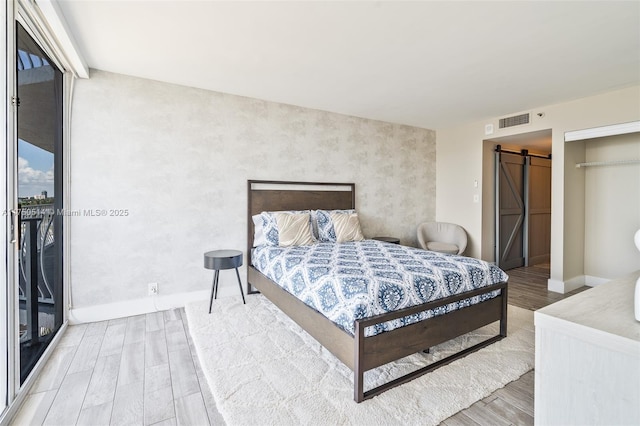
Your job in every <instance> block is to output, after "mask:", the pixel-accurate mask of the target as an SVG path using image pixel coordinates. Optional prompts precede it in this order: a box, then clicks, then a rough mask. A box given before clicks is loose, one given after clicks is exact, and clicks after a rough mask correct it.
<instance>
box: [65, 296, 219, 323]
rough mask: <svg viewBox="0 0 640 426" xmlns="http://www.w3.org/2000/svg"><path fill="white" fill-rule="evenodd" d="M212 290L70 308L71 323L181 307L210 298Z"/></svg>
mask: <svg viewBox="0 0 640 426" xmlns="http://www.w3.org/2000/svg"><path fill="white" fill-rule="evenodd" d="M210 292H211V290H200V291H193V292H189V293H178V294H167V295H156V296H149V297H144V298H142V299H134V300H124V301H121V302H115V303H106V304H103V305H93V306H87V307H82V308H74V309H70V310H69V324H83V323H87V322H96V321H105V320H110V319H115V318H124V317H129V316H133V315H141V314H148V313H150V312H158V311H166V310H167V309H173V308H181V307H183V306H184V305H185V304H186V303H188V302H191V301H195V300H203V299H204V300H208V299H209V297H210V294H211V293H210Z"/></svg>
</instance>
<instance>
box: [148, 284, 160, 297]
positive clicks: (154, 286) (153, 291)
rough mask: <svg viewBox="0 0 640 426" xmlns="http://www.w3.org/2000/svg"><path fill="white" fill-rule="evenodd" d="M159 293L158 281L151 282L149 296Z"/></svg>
mask: <svg viewBox="0 0 640 426" xmlns="http://www.w3.org/2000/svg"><path fill="white" fill-rule="evenodd" d="M156 294H158V283H149V296H154V295H156Z"/></svg>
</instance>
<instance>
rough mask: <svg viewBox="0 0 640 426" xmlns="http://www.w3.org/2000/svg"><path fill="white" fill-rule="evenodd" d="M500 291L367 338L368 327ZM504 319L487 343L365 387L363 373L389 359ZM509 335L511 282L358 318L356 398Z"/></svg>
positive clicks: (445, 363)
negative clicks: (508, 302)
mask: <svg viewBox="0 0 640 426" xmlns="http://www.w3.org/2000/svg"><path fill="white" fill-rule="evenodd" d="M498 289H499V290H500V295H499V296H497V297H495V298H493V299H489V300H486V301H484V302H481V303H478V304H475V305H471V306H468V307H465V308H462V309H458V310H455V311H452V312H449V313H447V314H444V315H440V316H437V317H433V318H430V319H427V320H424V321H420V322H417V323H415V324H411V325H407V326H404V327H401V328H397V329H394V330H391V331H387V332H384V333H381V334H377V335H375V336H371V337H365V335H364V331H365V328H367V327H369V326H372V325H375V324H379V323H382V322H386V321H390V320H393V319H396V318H401V317H404V316H407V315H411V314H415V313H418V312H421V311H424V310H428V309H434V308H437V307H439V306H446V305H447V304H449V303H452V302H456V301H459V300H462V299H466V298H468V297H472V296H475V295H479V294H484V293H488V292H490V291H494V290H498ZM495 321H500V331H499V333H498V334H497V335H496V336H493V337H491V338H489V339H487V340H485V341H483V342H480V343H478V344H476V345H474V346H472V347H469V348H467V349H464V350H462V351H460V352H458V353H455V354H453V355H450V356H448V357H446V358H443V359H441V360H439V361H436V362H434V363H432V364H429V365H427V366H425V367H423V368H420V369H418V370H416V371H414V372H411V373H408V374H406V375H404V376H402V377H399V378H397V379H394V380H392V381H390V382H387V383H385V384H383V385H380V386H378V387H375V388H373V389H369V390H367V391H365V390H364V372H365V371H367V370H371V369H372V368H376V367H379V366H381V365H384V364H386V363H388V362H391V361H394V360H397V359H400V358H403V357H405V356H408V355H411V354H414V353H417V352H420V351H422V350H424V349H425V348H429V347H432V346H435V345H438V344H440V343H443V342H446V341H448V340H451V339H454V338H456V337H458V336H461V335H463V334H465V333H468V332H470V331H473V330H476V329H478V328H480V327H484V326H485V325H488V324H491V323H492V322H495ZM506 335H507V283H506V282H503V283H498V284H495V285H492V286H490V287H484V288H482V289H478V290H474V291H472V292H467V293H464V294H461V295H457V296H452V297H448V298H446V299H441V300H437V301H434V302H430V303H426V304H423V305H419V306H415V307H411V308H407V309H403V310H401V311H396V312H393V313H390V314H384V315H378V316H375V317H371V318H366V319H363V320H358V321H356V330H355V338H354V369H353V374H354V380H353V388H354V400H355V401H356V402H362V401H364V400H365V399H369V398H373V397H374V396H376V395H379V394H380V393H382V392H384V391H386V390H388V389H391V388H393V387H395V386H398V385H401V384H403V383H406V382H408V381H411V380H413V379H415V378H417V377H420V376H422V375H423V374H426V373H428V372H430V371H433V370H435V369H436V368H438V367H441V366H443V365H447V364H449V363H451V362H453V361H455V360H457V359H460V358H463V357H465V356H467V355H468V354H470V353H472V352H475V351H477V350H479V349H482V348H484V347H485V346H488V345H490V344H492V343H494V342H496V341H498V340H501V339H503V338H504V337H506Z"/></svg>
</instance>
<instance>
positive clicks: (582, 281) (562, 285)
mask: <svg viewBox="0 0 640 426" xmlns="http://www.w3.org/2000/svg"><path fill="white" fill-rule="evenodd" d="M608 281H611V280H610V279H608V278H600V277H594V276H591V275H578V276H577V277H573V278H571V279H570V280H566V281H561V280H554V279H551V278H549V280H548V281H547V289H549V291H555V292H556V293H562V294H564V293H569V292H570V291H572V290H575V289H577V288H580V287H582V286H585V285H586V286H589V287H596V286H599V285H600V284H604V283H606V282H608Z"/></svg>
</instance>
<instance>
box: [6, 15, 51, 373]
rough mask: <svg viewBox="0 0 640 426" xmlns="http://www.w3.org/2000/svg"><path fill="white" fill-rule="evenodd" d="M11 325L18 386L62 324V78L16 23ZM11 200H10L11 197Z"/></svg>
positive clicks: (39, 48)
mask: <svg viewBox="0 0 640 426" xmlns="http://www.w3.org/2000/svg"><path fill="white" fill-rule="evenodd" d="M16 75H17V104H18V107H17V138H15V140H14V141H13V143H15V146H14V148H15V149H14V150H13V152H15V153H17V154H16V157H17V158H14V159H13V161H16V163H15V164H17V168H16V172H15V173H14V176H12V177H10V178H13V180H14V181H16V182H17V207H18V209H17V211H16V212H15V214H16V215H17V217H16V223H17V235H16V237H17V240H18V241H17V244H16V245H15V248H16V250H17V258H18V273H17V277H16V278H15V280H16V281H17V282H16V283H15V285H16V286H17V291H16V293H15V294H16V297H17V299H18V300H17V309H18V324H17V330H15V331H16V332H17V333H18V336H19V338H18V341H19V362H20V383H21V384H22V383H23V382H24V380H25V379H26V378H27V376H28V375H29V373H30V372H31V370H32V369H33V367H34V366H35V365H36V363H37V361H38V360H39V359H40V356H41V355H42V354H43V352H44V351H45V349H46V348H47V346H48V345H49V343H50V342H51V340H52V338H53V336H54V335H55V333H56V332H57V330H58V329H59V328H60V326H61V325H62V321H63V305H62V301H63V298H62V296H63V295H62V292H63V286H62V281H63V279H62V277H63V269H62V262H63V259H62V243H63V241H62V215H58V214H56V212H60V211H62V209H63V206H62V195H63V194H62V182H63V181H62V140H63V139H62V131H63V129H62V122H63V115H62V111H63V109H62V108H63V87H62V86H63V78H62V77H63V75H62V72H61V71H60V70H59V69H58V68H57V67H56V65H55V64H54V63H53V62H52V61H51V60H50V58H49V57H48V56H47V55H46V54H45V52H44V50H43V49H42V48H41V47H40V46H39V45H38V43H37V42H36V41H35V40H34V39H33V38H32V37H31V36H30V35H29V33H28V32H27V31H26V30H25V29H24V28H23V27H22V25H20V24H19V23H16ZM13 202H14V203H15V200H14V201H13Z"/></svg>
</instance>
